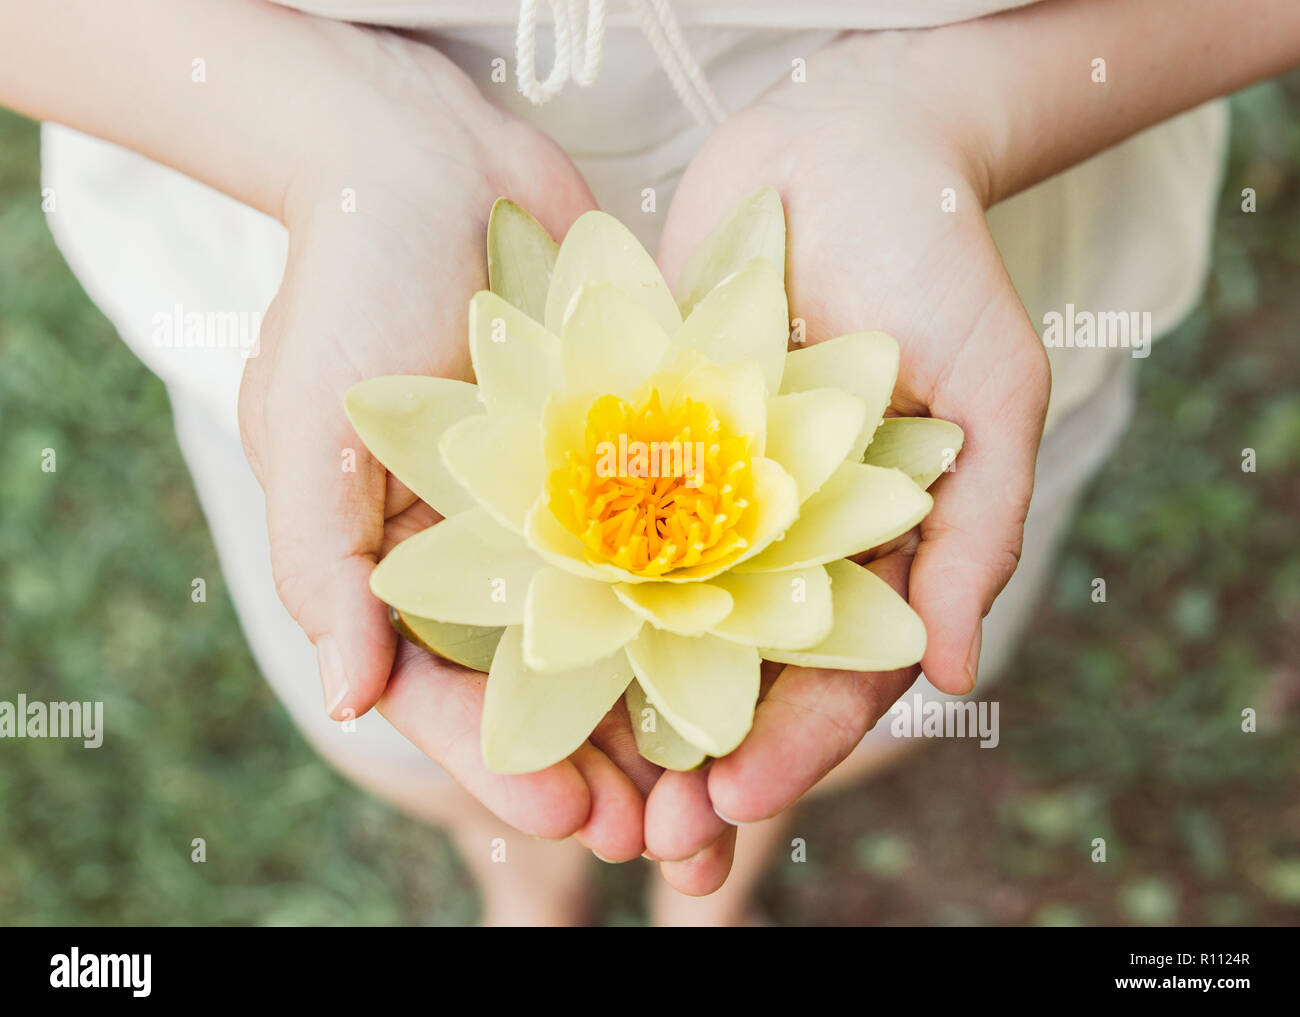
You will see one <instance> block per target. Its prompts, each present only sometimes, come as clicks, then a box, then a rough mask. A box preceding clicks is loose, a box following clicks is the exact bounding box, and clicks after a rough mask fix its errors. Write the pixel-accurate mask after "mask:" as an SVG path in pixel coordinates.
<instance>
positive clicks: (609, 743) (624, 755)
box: [591, 699, 664, 799]
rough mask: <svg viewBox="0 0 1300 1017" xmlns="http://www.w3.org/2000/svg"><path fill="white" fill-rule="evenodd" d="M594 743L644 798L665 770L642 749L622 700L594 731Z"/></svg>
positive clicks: (592, 734) (592, 736)
mask: <svg viewBox="0 0 1300 1017" xmlns="http://www.w3.org/2000/svg"><path fill="white" fill-rule="evenodd" d="M591 744H592V745H594V746H596V748H598V749H600V751H601V752H603V753H605V755H607V756H608V757H609V758H610V759H612V760H613V761H614V764H615V765H616V766H617V767H618V768H619V769H620V770H622V771H623V772H624V773H626V774H627V775H628V777H629V778H630V779H631V781H632V783H633V785H635V787H636V789H637V792H638V793H639V794H640V795H641V797H642V798H643V799H644V798H645V796H646V795H648V794H649V793H650V789H651V788H652V787H654V786H655V782H656V781H658V780H659V775H660V774H662V773H663V772H664V771H663V767H662V766H656V765H655V764H654V763H652V762H650V760H648V759H646V758H645V757H644V756H643V755H641V753H640V751H638V749H637V747H636V735H635V734H633V733H632V721H631V719H630V718H629V717H628V715H627V705H626V704H625V703H624V702H623V700H622V699H619V701H618V702H617V703H615V704H614V706H613V709H611V710H610V711H609V712H608V713H607V714H605V716H604V718H603V719H602V720H601V722H600V723H599V724H597V725H596V730H594V731H593V732H591Z"/></svg>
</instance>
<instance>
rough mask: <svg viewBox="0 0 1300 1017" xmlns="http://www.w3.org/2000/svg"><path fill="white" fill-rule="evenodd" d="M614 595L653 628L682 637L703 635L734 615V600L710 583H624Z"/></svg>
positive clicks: (616, 587)
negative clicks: (732, 602)
mask: <svg viewBox="0 0 1300 1017" xmlns="http://www.w3.org/2000/svg"><path fill="white" fill-rule="evenodd" d="M614 593H615V594H616V595H617V596H618V599H619V600H621V601H622V602H623V603H624V604H626V605H627V606H628V608H630V609H631V610H632V611H634V612H635V613H636V614H637V615H638V616H639V617H641V618H644V619H645V620H646V621H648V622H650V624H651V625H654V626H656V627H658V628H661V629H667V630H668V631H669V632H676V633H677V634H678V635H681V636H698V635H703V634H704V633H705V632H707V631H709V629H711V628H713V626H714V625H716V624H717V623H718V622H720V621H721V620H722V619H723V618H725V617H727V614H728V613H729V612H730V611H731V596H730V595H729V594H728V593H727V592H726V591H725V590H720V589H718V588H717V587H716V586H710V585H709V584H708V583H680V584H670V583H636V584H628V583H623V584H620V585H618V586H615V587H614Z"/></svg>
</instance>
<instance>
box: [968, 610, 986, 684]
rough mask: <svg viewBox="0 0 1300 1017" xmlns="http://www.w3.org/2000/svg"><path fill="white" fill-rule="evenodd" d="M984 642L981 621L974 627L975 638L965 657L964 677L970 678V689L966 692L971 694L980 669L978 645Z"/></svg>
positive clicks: (982, 623)
mask: <svg viewBox="0 0 1300 1017" xmlns="http://www.w3.org/2000/svg"><path fill="white" fill-rule="evenodd" d="M983 642H984V622H983V620H981V621H980V622H979V624H978V625H976V626H975V638H974V639H973V640H972V641H971V644H970V653H969V654H967V656H966V675H967V677H968V678H970V688H968V689H967V690H966V691H967V692H968V693H969V692H972V691H973V690H974V688H975V678H976V676H977V675H978V674H979V669H980V644H981V643H983Z"/></svg>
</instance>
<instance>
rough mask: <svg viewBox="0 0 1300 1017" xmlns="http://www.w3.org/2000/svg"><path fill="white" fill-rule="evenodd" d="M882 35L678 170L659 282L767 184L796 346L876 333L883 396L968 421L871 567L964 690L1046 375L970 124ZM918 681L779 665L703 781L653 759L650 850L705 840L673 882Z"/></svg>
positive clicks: (944, 683) (820, 59) (773, 810)
mask: <svg viewBox="0 0 1300 1017" xmlns="http://www.w3.org/2000/svg"><path fill="white" fill-rule="evenodd" d="M891 46H892V47H894V48H895V49H896V48H897V44H896V43H895V42H893V41H891V40H890V39H889V37H881V36H859V35H853V36H847V37H843V38H842V39H841V40H839V41H837V42H836V43H834V44H832V45H831V46H830V47H828V48H827V49H826V50H824V51H822V52H821V53H819V54H816V55H815V56H814V58H813V59H810V60H809V61H808V67H807V81H806V82H799V83H796V82H793V81H791V82H786V83H783V84H781V85H779V86H777V87H776V88H774V89H772V90H771V91H770V92H769V93H768V94H767V95H765V96H764V97H763V98H762V99H760V100H759V101H758V102H757V103H755V104H754V105H753V106H751V107H749V108H748V109H745V110H743V111H741V112H740V113H738V114H737V115H735V116H734V117H732V118H731V119H730V120H729V121H728V122H727V123H725V124H724V125H722V127H720V128H719V129H718V130H717V131H716V132H715V133H714V135H713V136H712V137H711V138H710V139H709V141H708V142H707V143H706V145H705V146H704V148H703V149H702V150H701V151H700V153H699V154H698V155H697V156H696V158H695V160H694V161H693V162H692V164H691V166H690V167H689V169H688V170H687V172H686V175H685V177H684V179H683V180H682V183H681V187H680V189H679V190H678V192H677V194H676V196H675V198H674V201H673V204H672V206H671V208H670V210H669V213H668V218H667V222H666V224H665V228H664V234H663V241H662V244H661V247H660V261H661V263H662V266H663V268H664V271H665V274H666V276H667V277H668V279H669V281H670V282H672V281H673V280H675V278H676V276H677V273H678V272H679V270H680V268H681V265H682V262H683V261H684V259H685V257H686V256H687V255H688V254H689V253H690V252H691V250H693V249H694V247H695V245H696V244H697V243H698V242H699V241H700V240H701V239H702V238H703V236H704V235H705V234H706V233H707V232H708V231H709V230H710V229H711V228H712V227H713V225H714V224H715V222H716V219H717V215H718V210H719V209H725V208H727V207H729V206H730V205H731V204H732V203H734V202H735V201H736V200H738V199H739V198H741V197H743V196H744V195H745V194H747V193H749V192H750V191H752V190H754V189H755V188H757V187H760V186H762V185H765V184H766V185H772V186H774V187H776V188H777V190H779V191H780V193H781V197H782V199H783V201H784V203H785V208H786V214H787V222H788V225H789V234H788V247H787V286H788V291H789V296H790V309H791V310H790V313H791V315H792V317H795V318H800V319H802V320H803V322H804V326H805V329H806V337H807V341H808V342H817V341H820V340H824V339H829V338H832V337H834V336H837V335H841V334H843V333H847V332H856V331H862V330H866V329H882V330H884V331H886V332H889V333H890V334H891V335H893V336H895V337H896V338H897V339H898V341H899V345H900V347H901V364H900V369H899V377H898V383H897V387H896V389H895V392H894V398H893V403H892V409H893V410H894V411H896V412H898V413H899V414H903V415H908V416H916V415H927V414H928V415H933V416H936V417H941V418H944V419H947V420H952V421H955V422H956V423H958V424H960V425H961V427H962V428H963V429H964V430H965V434H966V438H965V446H964V448H963V449H962V452H961V455H960V456H959V458H958V459H957V462H956V464H955V467H954V470H953V472H951V473H950V474H947V475H945V476H944V477H942V478H941V479H940V481H939V482H938V484H937V485H936V486H935V487H934V488H933V489H932V493H933V494H934V497H935V503H934V509H933V511H932V512H931V514H930V515H929V516H928V517H927V518H926V519H925V521H924V522H923V523H922V524H921V527H920V530H919V534H918V533H915V532H914V533H913V534H911V535H909V537H905V538H901V539H900V540H899V541H896V542H895V543H894V544H893V545H891V546H890V547H889V548H886V549H883V551H884V552H885V553H883V554H881V553H878V556H877V558H876V560H875V561H874V562H873V563H872V564H871V567H872V568H873V570H875V571H877V573H878V574H880V575H881V576H882V577H884V578H886V579H887V580H889V581H890V582H892V583H893V584H894V585H895V587H896V588H897V589H899V591H900V592H901V593H903V594H904V595H906V596H908V597H909V599H910V602H911V604H912V605H913V607H914V608H915V609H916V610H917V612H918V613H919V614H920V615H921V617H922V619H923V620H924V621H925V625H926V630H927V632H928V645H927V649H926V653H925V657H924V659H923V661H922V667H923V668H924V670H925V673H926V676H927V677H928V678H929V680H930V681H931V682H932V683H933V684H934V685H935V686H936V687H937V688H939V689H941V690H943V691H945V692H949V693H953V694H957V695H961V694H965V693H967V692H969V691H970V690H971V689H972V688H973V687H974V685H975V678H976V674H977V667H978V660H979V649H980V625H981V619H982V618H983V617H984V615H985V614H986V613H987V612H988V610H989V607H990V606H991V605H992V603H993V599H994V597H996V596H997V594H998V593H999V592H1000V591H1001V589H1002V588H1003V586H1004V585H1005V584H1006V582H1007V580H1008V579H1010V577H1011V574H1012V572H1013V571H1014V570H1015V567H1016V562H1017V559H1018V555H1019V553H1020V545H1021V534H1022V528H1023V524H1024V521H1025V514H1026V511H1027V509H1028V507H1029V496H1030V493H1031V491H1032V489H1033V477H1034V461H1035V458H1036V455H1037V449H1038V442H1039V438H1040V437H1041V434H1042V427H1043V419H1044V415H1045V413H1046V408H1047V397H1048V389H1049V374H1048V367H1047V358H1046V354H1045V352H1044V350H1043V347H1042V344H1041V342H1040V341H1039V339H1038V337H1037V335H1036V334H1035V332H1034V328H1033V326H1032V324H1031V323H1030V321H1029V318H1028V316H1027V315H1026V313H1025V310H1024V308H1023V306H1022V305H1021V303H1020V301H1019V299H1018V298H1017V297H1016V293H1015V290H1014V289H1013V288H1012V285H1011V281H1010V279H1009V278H1008V277H1007V273H1006V271H1005V269H1004V268H1003V265H1002V261H1001V259H1000V257H999V256H998V252H997V249H996V248H995V247H994V244H993V241H992V238H991V237H990V235H989V231H988V228H987V226H986V225H985V221H984V209H985V204H984V201H985V195H986V193H987V190H986V187H987V184H986V179H985V177H984V173H983V165H982V163H981V153H980V151H979V138H978V135H977V134H975V133H974V132H973V131H971V130H969V129H968V127H967V125H962V124H959V123H954V122H953V118H952V116H951V114H950V113H948V112H947V111H945V110H944V109H943V107H942V103H943V101H944V98H943V96H942V95H938V94H934V90H933V89H931V88H929V87H927V84H926V83H925V82H916V81H907V80H899V79H897V78H895V77H893V76H892V75H891V74H890V73H889V69H890V67H891V55H890V47H891ZM873 68H874V69H873ZM915 675H916V669H915V668H913V669H910V670H908V671H902V672H895V673H891V674H849V673H845V672H841V671H818V670H810V669H807V668H801V667H787V668H785V669H784V671H782V672H781V673H780V675H779V677H776V679H775V681H774V682H773V683H772V684H771V685H770V686H769V687H768V688H767V689H766V694H765V696H764V698H763V700H762V702H760V704H759V706H758V710H757V713H756V715H755V720H754V727H753V730H752V731H751V733H750V735H749V737H748V738H747V739H746V740H745V742H744V743H743V744H742V745H741V746H740V747H739V748H738V749H737V750H736V751H735V752H733V753H732V754H731V755H729V756H727V757H726V758H724V759H720V760H717V761H716V762H714V763H713V764H712V766H711V768H710V770H709V772H708V775H707V778H701V776H700V775H699V774H676V773H666V774H665V775H664V776H663V777H662V778H661V779H660V781H659V783H658V784H657V785H656V787H655V788H654V790H653V791H652V793H651V795H650V798H649V800H648V801H647V804H646V843H647V846H648V848H649V850H650V851H651V852H653V853H655V854H658V855H660V856H661V857H664V858H682V857H685V856H686V855H689V854H692V853H694V852H700V853H699V854H697V855H696V856H695V857H694V859H693V860H692V861H691V862H689V863H686V864H684V865H683V864H672V865H667V866H665V867H664V872H665V875H666V876H667V877H668V878H669V880H670V882H672V883H673V884H674V885H675V886H678V887H679V888H680V889H682V890H684V891H685V892H692V893H699V892H708V891H709V890H711V889H713V888H714V887H715V886H716V885H720V883H721V881H722V879H724V878H725V876H726V873H727V870H728V868H729V865H730V852H731V838H730V836H729V835H728V834H727V831H726V825H725V824H724V823H723V821H722V820H721V819H717V818H715V817H714V815H713V810H711V809H710V808H708V804H709V801H711V804H712V805H713V808H714V809H716V810H717V812H719V813H721V814H723V815H725V816H727V817H730V818H731V819H733V820H735V821H738V822H751V821H755V820H759V819H763V818H766V817H769V816H773V815H775V814H777V813H779V812H781V811H783V810H784V809H786V808H788V807H789V806H791V805H793V804H794V803H795V802H796V801H797V800H798V799H799V798H800V797H801V796H802V795H803V794H804V793H805V792H806V791H807V790H808V789H809V788H810V787H812V785H813V784H815V783H816V782H817V781H818V780H820V779H821V778H822V777H823V776H824V775H825V774H826V773H827V772H828V771H829V770H830V769H831V768H832V767H834V766H835V765H836V764H838V763H839V762H841V761H842V760H843V759H844V758H845V757H846V756H847V755H848V754H849V753H850V752H851V751H852V750H853V749H854V747H855V746H856V745H857V744H858V742H859V741H860V740H861V738H862V736H863V735H864V734H865V733H866V732H867V731H868V730H869V729H870V728H871V727H872V725H873V724H875V723H876V721H877V720H878V719H879V718H880V717H881V716H882V715H883V714H884V712H885V711H886V710H887V709H888V708H889V707H890V705H891V704H892V703H893V702H894V700H895V699H897V698H898V696H900V695H901V694H902V693H903V692H904V691H906V689H907V688H908V686H909V685H910V684H911V683H912V681H913V680H914V678H915ZM706 797H707V799H708V800H709V801H705V799H706ZM679 817H686V818H680V819H679ZM710 845H711V846H710ZM702 849H703V850H702Z"/></svg>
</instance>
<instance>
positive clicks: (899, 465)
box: [862, 417, 965, 489]
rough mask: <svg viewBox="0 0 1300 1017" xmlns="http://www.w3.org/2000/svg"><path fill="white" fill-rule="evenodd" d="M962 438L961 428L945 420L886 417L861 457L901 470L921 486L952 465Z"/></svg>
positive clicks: (873, 462)
mask: <svg viewBox="0 0 1300 1017" xmlns="http://www.w3.org/2000/svg"><path fill="white" fill-rule="evenodd" d="M964 438H965V435H964V434H963V433H962V429H961V428H960V427H958V426H957V425H956V424H953V423H951V422H949V421H947V420H939V419H938V418H936V417H887V418H885V419H884V420H882V421H881V422H880V426H879V427H878V428H876V433H875V434H874V435H873V436H872V438H871V444H870V445H868V446H867V454H866V455H865V456H864V457H863V460H862V461H863V462H864V463H867V464H868V465H870V466H883V467H886V468H889V469H895V470H902V471H903V472H904V473H906V474H907V475H908V476H909V477H911V478H912V482H913V483H914V484H916V486H917V487H920V488H922V489H924V488H927V487H929V486H930V485H931V484H933V483H934V482H935V481H936V480H938V479H939V477H940V476H941V475H942V474H943V473H944V471H945V470H949V469H951V468H953V461H954V460H955V459H956V458H957V453H958V452H960V451H961V445H962V441H963V440H964Z"/></svg>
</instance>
